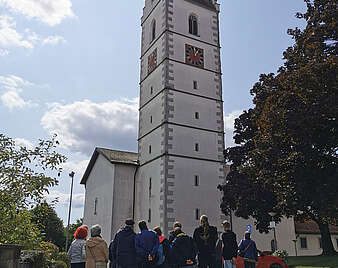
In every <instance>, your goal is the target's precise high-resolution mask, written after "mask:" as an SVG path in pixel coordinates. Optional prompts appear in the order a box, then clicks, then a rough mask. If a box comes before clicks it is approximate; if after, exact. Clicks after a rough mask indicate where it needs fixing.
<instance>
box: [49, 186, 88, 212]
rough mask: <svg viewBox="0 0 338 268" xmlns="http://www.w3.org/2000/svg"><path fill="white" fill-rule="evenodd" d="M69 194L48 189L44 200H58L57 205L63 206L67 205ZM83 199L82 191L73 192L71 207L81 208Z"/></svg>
mask: <svg viewBox="0 0 338 268" xmlns="http://www.w3.org/2000/svg"><path fill="white" fill-rule="evenodd" d="M69 199H70V194H67V193H62V192H60V191H56V190H53V191H50V192H49V194H47V195H46V201H47V202H48V203H51V202H53V201H54V200H58V205H59V206H63V207H68V206H69ZM84 201H85V194H84V193H75V194H74V193H73V196H72V207H73V208H83V206H84Z"/></svg>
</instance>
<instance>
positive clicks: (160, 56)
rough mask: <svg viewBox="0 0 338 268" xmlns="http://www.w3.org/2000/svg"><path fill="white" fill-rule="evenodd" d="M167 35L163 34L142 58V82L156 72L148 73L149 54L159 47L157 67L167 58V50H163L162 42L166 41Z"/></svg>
mask: <svg viewBox="0 0 338 268" xmlns="http://www.w3.org/2000/svg"><path fill="white" fill-rule="evenodd" d="M164 38H165V36H162V38H160V39H158V40H157V41H156V42H155V43H154V44H153V46H152V47H151V48H150V49H149V50H147V52H146V53H145V54H144V56H143V57H142V59H141V82H143V80H144V79H145V78H146V77H147V76H149V75H151V74H152V73H154V71H153V72H152V73H151V74H148V56H149V55H150V54H152V53H153V52H154V51H155V49H157V68H159V67H158V66H159V65H160V63H161V62H162V60H163V59H164V58H165V51H164V50H162V43H163V42H164V41H163V40H164Z"/></svg>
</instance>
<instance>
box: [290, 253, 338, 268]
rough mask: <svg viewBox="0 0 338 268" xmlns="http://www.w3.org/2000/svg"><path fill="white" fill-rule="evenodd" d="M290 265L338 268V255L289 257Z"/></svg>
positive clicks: (310, 267) (307, 267)
mask: <svg viewBox="0 0 338 268" xmlns="http://www.w3.org/2000/svg"><path fill="white" fill-rule="evenodd" d="M288 265H289V266H291V267H303V268H313V267H327V268H328V267H329V268H338V255H336V256H333V257H326V256H305V257H288Z"/></svg>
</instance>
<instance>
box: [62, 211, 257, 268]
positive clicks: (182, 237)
mask: <svg viewBox="0 0 338 268" xmlns="http://www.w3.org/2000/svg"><path fill="white" fill-rule="evenodd" d="M134 225H135V222H134V221H133V220H132V219H127V220H126V221H125V226H124V227H122V228H121V229H120V230H119V231H118V232H117V233H116V235H115V237H114V239H113V241H111V243H110V245H109V248H108V246H107V244H106V242H105V241H104V240H103V239H102V237H101V236H100V234H101V227H100V226H99V225H94V226H93V227H91V229H90V232H91V237H90V238H89V239H87V240H86V237H87V235H88V228H87V227H86V226H81V227H79V228H78V229H77V230H76V232H75V234H74V238H75V240H74V241H73V242H72V245H71V247H70V249H69V251H68V255H69V257H70V259H71V267H72V268H74V267H75V268H103V267H104V268H106V267H107V263H108V261H109V264H110V268H188V267H189V268H193V267H199V268H221V267H224V268H235V267H236V260H237V255H238V254H239V255H240V256H241V257H243V259H244V268H254V267H255V263H256V262H257V260H258V257H257V256H258V254H257V248H256V244H255V242H254V241H253V240H252V239H251V238H250V233H249V232H246V233H245V237H244V239H243V240H241V242H240V244H239V245H237V240H236V234H235V233H233V232H232V231H231V230H230V223H229V222H228V221H224V222H223V223H222V226H223V228H224V233H222V235H221V238H220V239H219V237H218V232H217V228H216V227H215V226H210V225H209V222H208V217H207V216H205V215H203V216H201V218H200V226H199V227H198V228H196V229H195V231H194V234H193V237H190V236H189V235H187V234H186V233H184V232H183V230H182V224H181V223H180V222H175V224H174V226H173V231H172V232H171V233H170V234H169V236H168V238H166V237H164V236H163V235H162V231H161V228H160V227H155V228H154V229H153V230H149V229H148V227H147V223H146V222H145V221H140V222H139V223H138V227H139V229H140V232H139V233H135V232H134Z"/></svg>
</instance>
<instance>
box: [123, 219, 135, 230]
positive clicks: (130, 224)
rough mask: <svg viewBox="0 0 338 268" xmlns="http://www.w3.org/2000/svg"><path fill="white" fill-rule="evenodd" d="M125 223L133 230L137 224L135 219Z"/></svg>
mask: <svg viewBox="0 0 338 268" xmlns="http://www.w3.org/2000/svg"><path fill="white" fill-rule="evenodd" d="M124 223H125V224H126V226H129V227H131V228H133V227H134V224H135V222H134V220H133V219H126V221H125V222H124Z"/></svg>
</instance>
